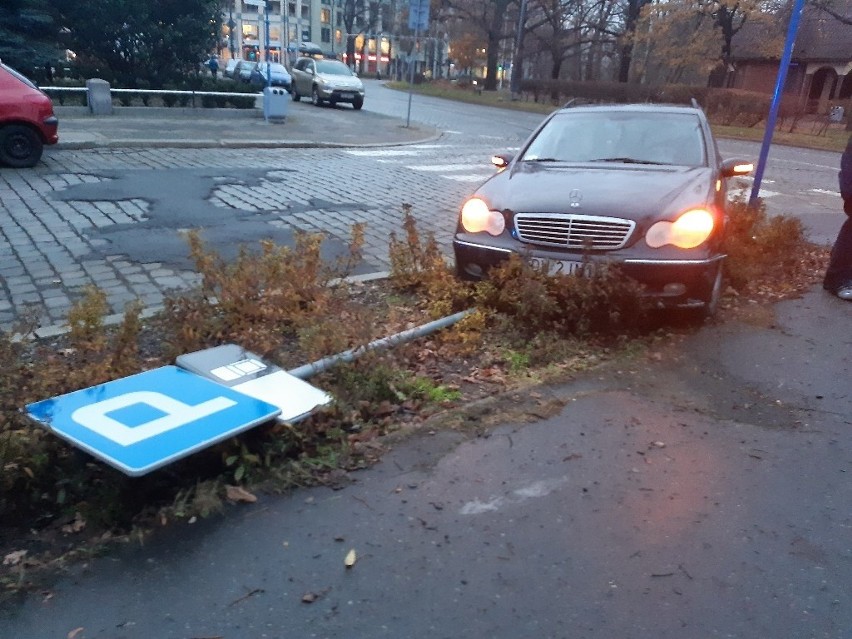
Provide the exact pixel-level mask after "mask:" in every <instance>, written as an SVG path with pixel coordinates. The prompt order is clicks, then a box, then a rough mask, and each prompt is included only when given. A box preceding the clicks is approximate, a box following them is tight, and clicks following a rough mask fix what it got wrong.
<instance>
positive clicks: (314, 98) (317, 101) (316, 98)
mask: <svg viewBox="0 0 852 639" xmlns="http://www.w3.org/2000/svg"><path fill="white" fill-rule="evenodd" d="M311 102H312V103H313V105H314V106H322V102H323V101H322V98H320V97H319V91H318V90H317V88H316V87H314V90H313V93H311Z"/></svg>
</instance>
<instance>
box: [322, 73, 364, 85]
mask: <svg viewBox="0 0 852 639" xmlns="http://www.w3.org/2000/svg"><path fill="white" fill-rule="evenodd" d="M317 75H318V77H319V78H320V79H321V80H322V81H323V82H325V83H326V84H329V85H331V86H334V87H338V88H340V89H363V88H364V85H363V84H362V83H361V80H360V78H356V77H354V76H346V75H331V74H329V73H318V74H317Z"/></svg>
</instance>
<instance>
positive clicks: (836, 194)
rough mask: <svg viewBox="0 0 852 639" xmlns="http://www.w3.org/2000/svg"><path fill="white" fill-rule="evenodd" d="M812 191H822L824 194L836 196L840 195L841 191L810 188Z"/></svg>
mask: <svg viewBox="0 0 852 639" xmlns="http://www.w3.org/2000/svg"><path fill="white" fill-rule="evenodd" d="M808 191H810V192H811V193H822V194H823V195H834V196H835V197H840V193H839V192H837V191H829V190H828V189H808Z"/></svg>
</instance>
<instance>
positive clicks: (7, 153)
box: [0, 124, 44, 169]
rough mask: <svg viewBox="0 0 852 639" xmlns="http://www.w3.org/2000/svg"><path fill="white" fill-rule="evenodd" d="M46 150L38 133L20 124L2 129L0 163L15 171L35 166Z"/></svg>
mask: <svg viewBox="0 0 852 639" xmlns="http://www.w3.org/2000/svg"><path fill="white" fill-rule="evenodd" d="M43 150H44V145H43V144H42V141H41V138H40V137H39V136H38V133H36V132H35V131H33V130H32V129H30V128H29V127H26V126H22V125H20V124H10V125H8V126H4V127H3V128H2V129H0V162H2V163H3V164H7V165H8V166H11V167H12V168H15V169H23V168H28V167H31V166H35V165H36V164H37V163H38V161H39V160H40V159H41V152H42V151H43Z"/></svg>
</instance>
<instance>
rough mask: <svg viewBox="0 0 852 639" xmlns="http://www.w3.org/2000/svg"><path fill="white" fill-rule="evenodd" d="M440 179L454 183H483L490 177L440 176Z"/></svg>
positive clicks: (483, 175) (481, 175)
mask: <svg viewBox="0 0 852 639" xmlns="http://www.w3.org/2000/svg"><path fill="white" fill-rule="evenodd" d="M441 177H444V178H447V179H448V180H455V181H456V182H485V180H486V179H488V178H489V177H490V175H485V174H480V175H442V176H441Z"/></svg>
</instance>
